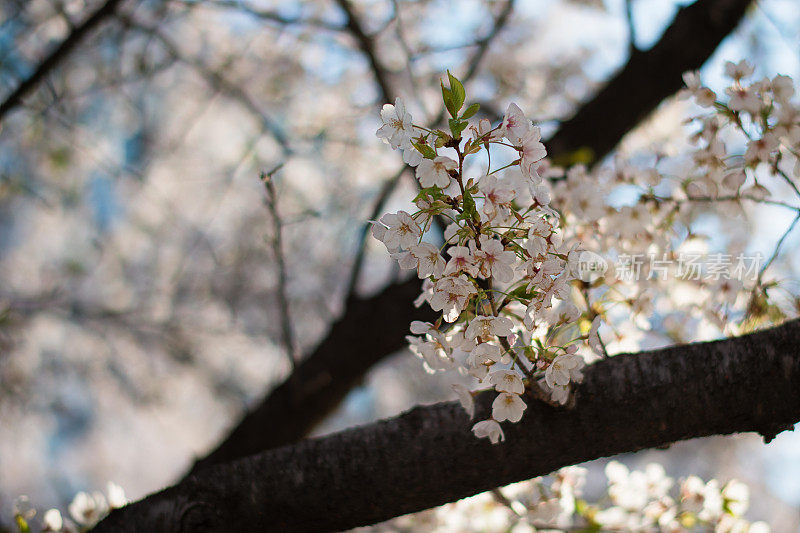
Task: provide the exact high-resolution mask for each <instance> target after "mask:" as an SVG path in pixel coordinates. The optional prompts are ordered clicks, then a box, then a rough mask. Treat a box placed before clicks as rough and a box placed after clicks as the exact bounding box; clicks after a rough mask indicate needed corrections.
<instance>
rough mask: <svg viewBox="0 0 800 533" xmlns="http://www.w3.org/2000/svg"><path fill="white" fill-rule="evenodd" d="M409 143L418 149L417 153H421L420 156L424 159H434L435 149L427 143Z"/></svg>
mask: <svg viewBox="0 0 800 533" xmlns="http://www.w3.org/2000/svg"><path fill="white" fill-rule="evenodd" d="M411 144H413V145H414V148H416V149H417V150H418V151H419V153H421V154H422V157H424V158H425V159H435V158H436V150H434V149H433V148H431V147H430V146H428V145H427V144H421V143H416V142H413V141H412V142H411Z"/></svg>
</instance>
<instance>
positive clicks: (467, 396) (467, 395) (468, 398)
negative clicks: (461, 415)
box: [450, 383, 475, 418]
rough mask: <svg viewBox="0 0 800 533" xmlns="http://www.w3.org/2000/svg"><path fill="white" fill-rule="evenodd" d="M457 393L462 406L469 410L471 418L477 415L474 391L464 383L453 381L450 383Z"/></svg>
mask: <svg viewBox="0 0 800 533" xmlns="http://www.w3.org/2000/svg"><path fill="white" fill-rule="evenodd" d="M450 388H452V389H453V390H454V391H455V393H456V394H457V395H458V401H459V402H460V403H461V407H463V408H464V410H465V411H466V412H467V414H468V415H469V417H470V418H472V417H474V416H475V400H474V399H473V398H472V393H471V392H470V391H469V389H467V388H466V387H465V386H464V385H461V384H459V383H453V384H452V385H450Z"/></svg>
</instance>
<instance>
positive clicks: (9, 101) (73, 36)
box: [0, 0, 121, 122]
mask: <svg viewBox="0 0 800 533" xmlns="http://www.w3.org/2000/svg"><path fill="white" fill-rule="evenodd" d="M120 2H121V0H107V1H106V2H105V3H104V4H103V5H102V6H100V7H99V8H98V9H97V11H95V12H94V13H92V15H91V16H89V17H87V18H86V20H85V21H83V22H82V23H81V24H80V25H78V26H76V27H75V29H73V30H72V32H71V33H70V34H69V36H68V37H67V38H66V39H64V41H62V43H61V44H60V45H58V47H57V48H56V49H55V50H53V51H52V52H51V53H50V55H48V56H47V57H46V58H45V59H44V60H43V61H42V62H41V63H40V64H39V66H37V67H36V69H35V70H34V71H33V73H31V75H30V76H28V77H27V78H25V79H24V80H23V81H22V82H21V83H20V84H19V86H18V87H17V88H16V89H15V90H14V91H12V92H11V94H9V95H8V96H7V97H6V98H5V100H3V102H2V103H0V122H2V120H3V118H4V117H5V116H6V115H7V114H8V113H9V112H10V111H11V110H12V109H14V108H15V107H17V106H18V105H19V104H20V103H21V102H22V99H23V98H24V97H25V96H26V95H27V94H28V93H29V92H31V91H33V90H34V89H35V88H36V87H37V86H38V85H39V83H41V81H42V80H43V79H44V78H45V77H46V76H47V75H48V74H49V73H50V72H51V71H52V70H53V69H54V68H56V67H57V66H58V65H59V64H60V63H61V62H62V61H63V60H64V59H65V58H66V57H67V56H69V54H70V52H72V50H73V49H74V48H75V47H76V46H77V45H78V43H80V41H81V40H82V39H83V38H84V37H85V36H86V34H87V33H89V32H91V31H92V30H94V29H95V28H96V27H97V26H99V25H100V24H101V23H102V22H103V21H105V20H106V19H107V18H108V17H110V16H111V15H113V14H114V12H115V11H116V9H117V7H118V6H119V4H120Z"/></svg>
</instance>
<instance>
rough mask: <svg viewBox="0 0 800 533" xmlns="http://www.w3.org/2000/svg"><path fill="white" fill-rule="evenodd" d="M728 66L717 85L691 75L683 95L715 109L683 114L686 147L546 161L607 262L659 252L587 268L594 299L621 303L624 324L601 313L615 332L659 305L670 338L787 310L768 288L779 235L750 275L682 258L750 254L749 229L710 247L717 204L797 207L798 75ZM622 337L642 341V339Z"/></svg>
mask: <svg viewBox="0 0 800 533" xmlns="http://www.w3.org/2000/svg"><path fill="white" fill-rule="evenodd" d="M725 71H726V74H727V75H728V77H729V79H730V81H731V84H730V86H729V87H728V88H727V89H725V91H724V94H723V95H722V96H719V97H718V95H717V94H716V93H715V92H714V91H712V90H711V89H709V88H708V87H705V86H704V85H702V83H701V81H700V76H699V74H698V73H697V72H688V73H686V74H685V75H684V80H685V82H686V88H685V89H683V90H682V91H681V93H680V94H679V97H680V98H689V97H691V98H693V100H694V102H695V103H696V104H697V105H698V106H699V109H701V110H704V109H707V110H708V111H707V112H703V113H701V114H699V115H697V116H694V117H693V118H692V119H691V120H690V121H688V122H687V124H688V125H689V126H690V127H691V128H692V131H691V133H690V134H689V135H688V136H687V137H688V138H687V139H686V140H687V141H688V142H689V143H690V146H692V148H691V149H690V150H688V154H687V153H686V150H685V149H683V150H681V151H680V153H678V154H676V155H673V156H670V157H667V156H665V155H663V154H659V153H649V154H634V155H628V156H623V155H620V153H618V154H617V156H616V157H615V158H614V160H613V162H608V163H605V164H598V165H596V166H594V167H593V168H588V167H586V166H584V165H581V164H576V165H572V166H570V167H569V168H566V169H563V168H557V167H554V166H552V165H547V166H544V167H542V166H540V169H539V172H540V173H541V174H542V175H545V176H547V177H548V178H550V179H551V180H552V182H553V183H554V185H553V188H552V201H553V203H554V204H557V205H558V208H559V211H560V213H561V215H562V220H563V224H562V227H563V230H564V232H565V236H567V237H569V238H574V239H577V240H580V241H581V245H582V246H583V247H584V248H585V249H587V250H589V251H592V252H595V253H597V254H599V255H600V256H602V257H603V258H605V259H606V260H607V262H608V263H609V264H611V263H617V264H620V265H624V264H625V262H626V261H625V259H626V258H627V259H628V260H630V259H631V258H637V257H639V258H641V257H648V258H653V259H654V260H652V261H645V262H643V263H642V262H639V263H638V264H632V265H631V266H632V267H633V268H634V272H633V273H634V274H635V275H632V276H631V275H628V276H620V275H616V276H615V275H613V274H617V273H618V271H617V272H615V271H614V269H610V270H609V271H608V272H605V275H602V276H596V277H595V278H593V279H592V280H591V281H592V285H591V287H590V288H589V289H588V290H587V296H588V297H589V298H590V299H591V301H592V303H593V305H594V306H595V308H596V309H598V310H604V309H605V310H607V309H612V308H613V309H616V310H617V311H616V313H617V316H618V318H619V320H618V322H619V323H618V324H616V325H614V324H613V322H614V319H613V318H612V317H610V316H609V315H608V314H604V315H603V319H604V322H605V323H606V324H609V325H613V327H614V329H615V332H614V337H615V339H617V340H620V339H623V338H624V337H628V338H636V336H637V333H636V332H635V331H632V329H633V328H632V327H631V325H633V326H635V327H636V328H638V329H639V330H642V331H649V330H650V329H651V322H650V319H651V318H652V317H653V315H654V314H655V313H654V310H655V309H659V310H660V314H661V315H662V316H663V320H661V321H660V322H661V323H662V324H663V326H664V328H665V329H667V330H669V333H668V335H669V338H670V339H671V340H672V341H673V342H675V341H690V340H698V337H701V336H702V334H700V333H699V332H700V331H712V330H714V331H718V332H720V333H722V332H724V333H726V334H741V333H744V332H746V331H749V330H751V329H753V328H755V327H759V326H763V325H765V324H767V323H770V322H776V321H780V320H782V318H784V317H785V316H787V315H786V313H787V312H788V313H791V309H790V308H786V306H784V308H785V309H782V308H781V307H780V306H779V305H778V304H776V303H774V302H773V299H771V298H770V289H772V288H774V287H776V286H777V281H770V280H769V276H767V275H766V271H767V269H768V268H769V267H770V265H771V264H772V263H773V261H774V259H775V257H776V256H777V254H778V252H779V251H780V245H778V246H777V248H776V249H775V251H774V254H773V256H772V257H771V258H766V257H765V258H764V259H765V260H764V261H759V264H758V265H756V266H755V268H754V269H753V268H752V266H753V265H750V266H748V267H747V275H746V276H733V275H731V276H727V275H720V274H721V273H722V272H721V271H720V270H713V269H711V268H709V270H708V271H707V272H704V275H702V276H699V275H686V274H687V272H686V269H685V268H683V267H684V266H686V265H685V263H684V262H683V261H682V258H687V257H691V256H694V257H698V256H700V255H704V256H708V257H714V256H717V257H731V258H735V257H745V256H753V255H754V254H753V252H748V251H747V249H746V248H745V246H746V245H747V243H746V241H743V240H742V239H741V232H734V233H732V234H731V235H730V236H728V238H727V240H729V241H730V244H729V245H728V247H727V248H726V249H725V250H719V249H716V250H715V249H713V248H711V244H710V241H711V239H709V238H708V237H707V235H706V234H705V232H703V231H702V230H701V231H698V229H697V228H698V226H697V225H696V222H699V221H702V220H703V218H704V217H705V220H706V222H707V221H708V217H709V215H710V216H712V217H719V218H720V220H728V219H729V218H730V217H732V216H735V217H742V216H745V217H748V218H750V217H752V215H753V214H756V211H755V209H756V208H764V207H765V206H768V207H769V208H770V209H780V210H788V211H790V212H792V213H793V214H794V215H795V216H797V215H798V214H800V188H798V184H797V181H798V179H800V165H799V164H798V154H799V153H800V145H799V144H798V142H799V141H800V107H799V106H798V104H797V101H796V99H794V98H793V97H794V96H795V88H794V85H793V81H792V80H791V79H790V78H788V77H787V76H782V75H777V76H774V77H772V78H763V79H761V80H759V81H755V82H752V83H747V80H748V79H749V78H750V77H751V76H752V75H753V72H754V69H753V67H752V66H751V65H749V64H748V63H747V62H744V61H743V62H739V63H730V62H729V63H727V64H726V67H725ZM681 142H684V141H681ZM666 151H671V150H669V149H668V150H666ZM623 197H624V201H623V202H621V201H620V198H623ZM732 227H736V226H732ZM794 227H795V226H794V224H792V225H791V226H789V227H788V228H787V231H786V234H785V235H788V233H789V232H791V231H792V230H793V228H794ZM737 233H738V234H737ZM782 240H783V239H781V241H782ZM717 241H719V239H717ZM634 263H635V262H634ZM711 266H715V268H716V267H718V266H719V265H709V267H711ZM740 266H743V265H740ZM737 268H738V267H737ZM628 272H629V273H630V271H628ZM742 272H744V270H743V271H742ZM773 292H776V291H773ZM623 309H624V311H623ZM717 334H719V333H717ZM638 336H639V337H641V334H638ZM621 345H622V346H625V347H626V349H636V347H637V346H636V344H635V341H634V342H627V343H625V341H623V343H622V344H621Z"/></svg>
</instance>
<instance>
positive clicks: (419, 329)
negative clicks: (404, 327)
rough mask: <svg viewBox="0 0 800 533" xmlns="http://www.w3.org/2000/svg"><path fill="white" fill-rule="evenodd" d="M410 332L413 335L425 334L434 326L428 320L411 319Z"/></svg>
mask: <svg viewBox="0 0 800 533" xmlns="http://www.w3.org/2000/svg"><path fill="white" fill-rule="evenodd" d="M410 329H411V333H413V334H414V335H425V334H426V333H428V332H430V331H433V330H434V329H435V328H434V327H433V324H431V323H430V322H422V321H421V320H413V321H411V327H410Z"/></svg>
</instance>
